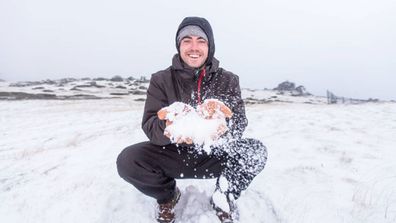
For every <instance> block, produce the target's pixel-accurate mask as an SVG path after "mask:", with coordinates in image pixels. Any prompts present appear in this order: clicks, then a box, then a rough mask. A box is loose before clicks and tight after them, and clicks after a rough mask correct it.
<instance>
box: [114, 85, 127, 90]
mask: <svg viewBox="0 0 396 223" xmlns="http://www.w3.org/2000/svg"><path fill="white" fill-rule="evenodd" d="M115 88H119V89H126V87H124V86H121V85H118V86H117V87H115Z"/></svg>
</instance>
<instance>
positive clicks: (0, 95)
mask: <svg viewBox="0 0 396 223" xmlns="http://www.w3.org/2000/svg"><path fill="white" fill-rule="evenodd" d="M28 99H56V95H55V94H44V93H40V94H30V93H24V92H0V100H28Z"/></svg>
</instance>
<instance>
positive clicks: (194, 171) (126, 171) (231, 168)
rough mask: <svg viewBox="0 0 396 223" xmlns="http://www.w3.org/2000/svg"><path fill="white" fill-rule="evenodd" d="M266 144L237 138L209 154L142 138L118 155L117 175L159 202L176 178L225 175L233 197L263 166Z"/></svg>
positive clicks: (166, 196) (167, 195)
mask: <svg viewBox="0 0 396 223" xmlns="http://www.w3.org/2000/svg"><path fill="white" fill-rule="evenodd" d="M266 161H267V149H266V147H265V146H264V145H263V144H262V143H261V142H260V141H258V140H256V139H248V138H246V139H238V140H234V141H230V142H229V143H227V144H224V145H222V146H219V147H216V148H212V153H211V154H209V155H208V154H206V153H205V152H197V150H196V149H194V148H193V147H183V146H176V145H175V144H170V145H167V146H158V145H154V144H152V143H150V142H142V143H138V144H135V145H132V146H129V147H127V148H125V149H124V150H123V151H122V152H121V153H120V154H119V156H118V158H117V169H118V173H119V175H120V176H121V177H122V178H123V179H124V180H126V181H127V182H129V183H130V184H132V185H134V186H135V187H136V188H137V189H138V190H139V191H141V192H142V193H144V194H146V195H147V196H150V197H153V198H154V199H156V200H157V202H158V203H165V202H167V201H169V200H170V199H172V198H173V195H174V191H175V186H176V181H175V179H188V178H190V179H191V178H196V179H207V178H219V177H220V176H221V175H222V176H224V177H225V178H226V179H227V181H228V185H229V186H228V191H226V192H227V193H232V194H233V195H234V197H235V198H238V197H239V196H240V193H241V192H242V191H243V190H245V189H246V188H247V187H248V186H249V184H250V183H251V181H252V180H253V178H254V177H255V176H256V175H257V174H259V173H260V172H261V170H263V169H264V166H265V163H266Z"/></svg>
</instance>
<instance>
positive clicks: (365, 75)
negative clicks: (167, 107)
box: [0, 0, 396, 100]
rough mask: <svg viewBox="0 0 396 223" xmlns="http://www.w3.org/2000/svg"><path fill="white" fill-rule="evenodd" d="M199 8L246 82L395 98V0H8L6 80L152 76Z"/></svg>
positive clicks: (227, 63)
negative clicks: (284, 83)
mask: <svg viewBox="0 0 396 223" xmlns="http://www.w3.org/2000/svg"><path fill="white" fill-rule="evenodd" d="M191 15H193V16H202V17H206V18H207V19H208V20H209V22H210V23H211V25H212V28H213V31H214V36H215V42H216V53H215V57H217V58H218V59H219V60H220V65H221V66H222V67H224V68H225V69H227V70H230V71H233V72H234V73H236V74H237V75H239V77H240V81H241V85H242V87H249V88H258V89H262V88H273V87H276V86H277V84H279V83H280V82H282V81H285V80H289V81H292V82H295V83H296V84H297V85H304V86H305V87H306V88H307V90H308V91H310V92H312V93H314V94H316V95H325V93H326V90H327V89H329V90H331V91H333V92H334V93H335V94H336V95H340V96H346V97H355V98H363V99H366V98H369V97H371V98H381V99H394V100H395V99H396V86H395V85H396V55H395V54H396V1H395V0H299V1H296V0H255V1H249V0H243V1H231V0H228V1H226V0H201V1H192V2H190V1H185V0H177V1H171V0H169V1H153V0H144V1H132V0H123V1H120V0H112V1H103V0H85V1H84V0H63V1H59V0H34V1H31V0H15V1H11V0H0V79H5V80H9V81H16V80H42V79H47V78H49V79H57V78H62V77H99V76H102V77H112V76H114V75H122V76H125V77H127V76H135V77H138V76H141V75H144V76H150V75H151V74H152V73H154V72H156V71H158V70H160V69H164V68H166V67H168V66H169V65H170V63H171V57H172V56H173V55H174V54H175V53H176V48H175V43H174V39H175V32H176V29H177V27H178V25H179V23H180V22H181V20H182V19H183V18H184V17H186V16H191Z"/></svg>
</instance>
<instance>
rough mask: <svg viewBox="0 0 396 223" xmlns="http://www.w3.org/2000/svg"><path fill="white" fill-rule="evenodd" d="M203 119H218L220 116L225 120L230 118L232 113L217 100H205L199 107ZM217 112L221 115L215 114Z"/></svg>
mask: <svg viewBox="0 0 396 223" xmlns="http://www.w3.org/2000/svg"><path fill="white" fill-rule="evenodd" d="M200 109H201V110H203V111H202V114H203V116H204V117H205V118H207V119H210V118H220V117H221V116H222V115H223V116H224V117H226V118H231V117H232V111H231V109H230V108H229V107H227V106H226V105H225V104H224V103H223V102H221V101H219V100H217V99H206V100H205V102H204V103H203V104H202V105H201V107H200ZM217 111H219V112H220V113H221V114H219V113H216V112H217Z"/></svg>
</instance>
